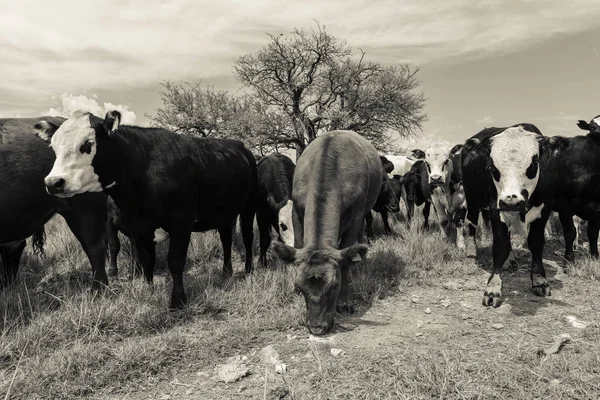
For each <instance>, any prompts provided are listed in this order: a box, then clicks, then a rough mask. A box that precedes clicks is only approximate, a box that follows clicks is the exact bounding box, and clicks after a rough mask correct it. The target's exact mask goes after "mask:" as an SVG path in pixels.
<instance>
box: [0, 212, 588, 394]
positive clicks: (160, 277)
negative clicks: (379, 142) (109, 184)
mask: <svg viewBox="0 0 600 400" xmlns="http://www.w3.org/2000/svg"><path fill="white" fill-rule="evenodd" d="M376 222H378V218H376ZM419 222H420V221H417V223H419ZM434 226H435V225H434ZM394 229H395V230H396V232H397V233H400V234H401V235H402V236H403V237H404V239H402V238H399V237H398V236H395V237H383V236H378V237H376V238H375V239H374V240H373V241H372V243H371V250H370V254H369V256H368V259H367V260H366V261H365V262H363V263H361V264H359V266H358V267H357V268H355V270H354V271H353V275H352V285H353V290H354V293H355V299H356V302H357V306H358V307H357V309H358V311H357V314H356V315H354V316H351V317H342V316H340V317H338V318H337V321H338V322H339V324H340V325H339V328H338V330H337V332H338V333H336V334H335V335H333V336H335V337H336V338H337V339H336V340H337V342H335V343H337V344H336V345H337V346H341V347H343V346H346V351H347V354H345V355H344V356H340V357H336V358H334V357H332V356H331V355H330V354H329V348H330V347H331V346H332V343H334V342H331V343H330V342H324V343H321V342H312V341H310V340H306V339H307V338H308V336H307V335H306V333H305V332H304V331H303V328H302V320H303V317H304V300H303V299H302V297H301V296H300V295H298V294H296V293H295V292H294V285H293V282H294V269H293V267H288V268H286V267H285V266H282V265H281V264H280V263H279V262H278V260H276V259H275V258H274V257H273V255H272V254H271V255H270V259H269V260H270V261H271V265H272V267H270V268H268V269H261V268H258V269H257V271H256V273H255V274H254V275H253V276H251V277H245V276H244V275H243V274H242V272H241V271H242V269H243V263H242V256H241V254H242V249H243V247H242V246H241V244H240V242H239V239H238V240H236V243H235V249H236V250H237V251H236V252H234V269H237V271H238V274H236V276H234V278H232V279H228V280H225V279H223V278H222V277H221V275H220V270H221V265H222V264H221V263H222V260H221V257H222V251H221V248H220V242H219V240H218V236H217V235H216V233H212V232H210V233H205V234H195V235H193V240H192V244H191V246H190V250H189V252H188V264H187V267H186V277H185V281H184V282H185V286H186V291H187V294H188V300H189V302H190V304H189V307H188V308H187V309H186V310H185V311H182V312H178V313H170V312H168V311H167V304H168V294H169V292H170V277H169V276H168V273H167V272H166V271H165V268H164V264H165V261H166V260H165V258H166V257H165V249H166V247H165V245H166V243H165V244H163V245H160V246H159V248H158V257H157V276H156V278H155V284H154V287H153V288H150V287H148V286H147V285H146V284H145V283H144V282H143V281H142V280H141V279H139V280H135V281H129V280H127V279H126V277H127V276H128V272H129V262H128V259H129V257H128V251H127V248H126V246H125V244H126V243H127V240H125V239H123V240H122V243H123V244H124V246H123V250H122V252H121V258H120V265H119V266H120V274H121V276H122V277H123V278H121V279H119V280H116V281H115V280H112V281H111V283H110V288H109V290H108V292H107V293H106V294H104V295H101V296H97V295H93V294H91V293H89V291H88V288H89V287H90V284H91V282H90V276H91V273H90V270H89V265H88V263H87V259H86V257H85V256H84V254H83V252H82V251H81V249H80V247H79V245H78V244H77V243H76V242H75V240H74V238H73V236H72V234H71V233H70V232H69V231H68V230H67V229H66V226H65V224H64V223H63V221H62V220H61V219H59V218H57V219H53V220H52V221H51V222H50V223H49V225H48V227H47V232H48V241H47V244H46V256H45V257H44V258H40V259H38V258H37V257H35V256H33V255H32V253H31V252H30V251H29V249H27V251H26V254H25V256H24V258H23V262H22V265H21V270H20V272H19V279H18V281H17V282H16V284H15V285H14V286H13V287H11V288H9V289H7V290H5V291H4V292H2V293H0V312H1V315H2V319H1V323H0V394H6V397H7V398H15V399H38V398H44V399H45V398H52V399H62V398H65V399H66V398H69V399H72V398H107V397H111V396H113V397H114V398H122V397H124V396H126V395H127V396H128V397H127V398H128V399H132V398H136V399H137V398H160V397H154V396H158V395H159V393H161V390H162V392H164V393H166V392H169V391H170V392H169V393H172V396H173V397H172V398H186V393H187V395H189V396H191V397H190V398H240V397H244V396H246V397H249V398H262V396H263V390H264V388H265V380H264V366H260V361H259V360H258V359H257V356H256V353H255V352H256V350H258V349H260V348H261V347H263V346H265V345H266V344H269V343H271V344H275V345H276V346H277V349H278V351H279V352H280V353H281V356H282V358H283V359H285V360H286V362H287V363H288V365H289V371H290V372H289V373H288V374H287V375H286V376H285V378H284V379H282V378H281V377H275V376H273V377H271V378H269V379H267V381H266V383H267V388H268V391H267V393H268V397H270V398H277V397H278V396H282V395H286V396H288V397H289V398H296V399H317V398H373V399H383V398H407V399H431V398H443V399H454V398H456V399H463V398H470V399H471V398H472V399H475V398H497V399H513V398H514V399H517V398H520V399H524V398H527V399H530V398H531V399H532V398H538V397H544V398H582V399H583V398H586V399H589V398H595V397H594V396H598V393H599V392H598V390H599V389H598V387H599V386H598V376H599V375H598V374H599V373H600V356H599V347H600V346H599V344H598V343H599V340H600V333H599V327H598V326H599V325H598V324H597V323H596V324H594V323H593V321H598V309H597V308H594V307H596V306H595V305H594V302H593V300H592V299H595V298H597V297H598V295H599V294H600V288H599V287H598V284H597V280H598V279H599V276H600V273H599V272H600V267H599V265H598V264H599V263H598V262H597V261H593V260H591V259H589V258H586V257H583V256H581V255H578V261H577V262H576V263H575V264H574V265H573V266H572V268H570V269H569V276H568V277H567V280H568V281H565V282H562V283H560V282H555V283H553V289H554V288H556V289H555V293H558V294H557V296H558V297H557V300H546V299H544V300H541V299H537V298H534V297H533V296H532V295H529V294H528V293H527V289H528V286H527V285H528V284H527V279H528V274H527V273H526V272H523V271H521V272H520V273H513V274H508V275H507V278H506V283H505V293H506V294H507V296H508V297H510V301H511V304H512V307H513V309H512V311H509V312H505V311H504V312H500V311H498V312H496V311H492V310H487V309H485V308H483V307H481V306H479V305H478V304H477V302H478V301H480V296H481V292H480V291H479V286H483V285H484V284H485V278H486V277H487V272H486V271H484V270H482V269H481V268H480V267H478V266H477V265H476V263H475V262H473V260H468V259H467V258H466V257H465V256H464V255H463V254H461V253H459V252H457V251H456V250H455V249H454V248H453V246H451V245H450V244H448V243H444V242H443V240H442V239H441V237H440V234H439V232H437V230H435V229H433V230H431V231H430V232H426V233H424V232H421V231H420V230H416V229H415V230H413V231H411V232H409V231H407V230H406V228H405V227H404V225H403V224H400V223H396V224H395V225H394ZM375 232H381V226H380V224H377V223H376V225H375ZM255 242H257V240H255ZM481 243H482V246H483V247H486V246H489V240H486V238H485V237H484V238H483V240H482V241H481ZM255 244H256V243H255ZM554 245H555V246H558V247H556V248H557V249H561V248H560V244H554ZM257 250H258V247H257V246H255V254H257ZM489 254H490V251H489V248H484V249H483V250H482V251H481V252H480V259H481V260H486V258H489V257H490V255H489ZM484 264H486V265H487V263H484ZM448 281H454V282H459V285H458V286H459V287H458V288H454V287H453V288H452V289H448V285H447V282H448ZM513 291H517V292H522V293H520V294H511V293H512V292H513ZM415 294H416V295H418V296H420V297H421V298H422V299H423V300H422V301H423V304H413V303H412V302H411V301H410V297H409V296H412V295H415ZM555 297H556V296H555ZM440 298H448V299H450V301H451V302H452V304H454V305H453V306H451V307H448V308H444V307H442V306H440V305H439V300H440ZM586 300H588V301H587V302H586ZM590 300H591V301H590ZM552 301H554V303H553V302H552ZM463 302H467V303H469V304H473V306H472V308H464V307H463V308H461V307H459V306H458V305H457V304H459V303H460V304H462V303H463ZM425 305H427V306H429V307H431V308H432V309H433V310H434V312H433V314H432V315H436V314H437V315H438V317H437V318H438V319H440V318H441V320H442V322H443V323H441V322H439V321H438V322H435V321H434V322H431V323H430V325H426V326H425V328H427V327H429V328H427V329H429V330H425V331H424V332H425V334H424V335H422V336H415V328H414V325H415V323H416V321H417V320H420V319H422V318H424V317H423V312H422V309H421V308H419V307H421V306H423V307H424V306H425ZM465 307H466V306H465ZM438 309H439V310H438ZM498 310H504V307H502V308H500V309H498ZM565 313H574V314H577V315H578V316H580V317H581V318H583V319H586V318H587V319H588V321H589V322H592V323H591V325H589V326H588V328H586V329H585V330H583V331H577V332H572V335H573V336H575V335H576V334H577V336H576V340H575V342H574V344H571V345H569V347H567V348H566V349H565V350H563V351H562V352H561V353H560V354H558V355H556V356H552V357H545V356H544V357H541V356H539V355H538V354H537V349H539V347H540V346H545V345H547V344H548V343H550V342H551V341H552V335H554V334H556V333H557V331H556V329H557V326H558V325H556V324H557V323H559V322H560V321H562V319H561V318H562V317H563V316H564V315H563V314H565ZM465 314H466V315H467V317H465ZM425 317H427V318H429V317H430V316H428V315H425ZM497 320H499V321H501V322H502V323H503V324H504V325H505V328H504V329H503V330H494V329H492V328H490V326H489V324H490V323H492V322H494V321H497ZM557 321H558V322H557ZM548 322H552V323H548ZM560 323H562V322H560ZM436 324H438V325H436ZM348 327H349V328H348ZM436 327H437V328H436ZM425 328H423V329H425ZM570 332H571V331H570ZM578 332H579V333H578ZM380 342H381V343H380ZM307 352H309V353H311V357H308V358H307V357H305V355H306V353H307ZM234 355H249V356H250V361H249V363H250V364H251V365H252V369H253V375H252V376H251V377H250V378H246V379H245V380H243V381H242V382H238V383H236V384H234V385H224V384H217V383H215V382H214V381H212V380H211V378H206V377H205V378H202V380H203V381H204V383H206V382H208V381H210V382H212V384H211V385H212V386H210V385H209V386H210V387H208V386H202V385H200V383H198V382H197V381H198V380H199V379H201V378H199V377H198V375H196V372H198V371H204V372H206V373H207V374H208V375H210V374H211V373H212V372H211V371H212V370H213V368H214V366H215V365H216V364H218V363H221V362H224V360H226V359H227V358H228V357H230V356H234ZM202 376H204V375H202ZM175 379H177V380H179V381H182V380H186V379H187V381H188V384H187V386H185V385H184V384H183V383H182V384H180V386H181V385H184V386H181V387H185V388H188V389H187V392H186V391H185V390H184V391H183V392H181V390H179V389H177V387H176V385H175V386H174V384H173V383H172V382H173V381H174V380H175ZM552 379H559V380H560V384H558V385H556V386H552V387H550V386H549V382H550V381H551V380H552ZM192 381H193V382H192ZM169 382H171V383H169ZM189 382H192V383H189ZM194 382H195V383H194ZM244 382H245V383H244ZM167 383H169V384H167ZM178 387H179V386H178ZM136 393H137V395H136ZM164 398H167V397H164Z"/></svg>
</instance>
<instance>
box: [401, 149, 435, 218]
mask: <svg viewBox="0 0 600 400" xmlns="http://www.w3.org/2000/svg"><path fill="white" fill-rule="evenodd" d="M399 180H400V182H401V183H402V185H403V188H404V190H405V191H406V200H407V203H406V205H407V207H406V209H407V212H406V221H407V224H408V226H410V225H411V223H412V218H413V216H414V213H415V206H421V205H422V204H425V206H424V207H423V217H424V219H425V222H424V225H423V227H424V228H425V229H429V213H430V211H431V189H430V186H429V175H428V173H427V167H426V166H425V161H424V160H419V161H417V162H416V163H414V165H413V166H412V167H411V169H410V171H408V172H407V173H406V174H405V175H404V176H402V177H399Z"/></svg>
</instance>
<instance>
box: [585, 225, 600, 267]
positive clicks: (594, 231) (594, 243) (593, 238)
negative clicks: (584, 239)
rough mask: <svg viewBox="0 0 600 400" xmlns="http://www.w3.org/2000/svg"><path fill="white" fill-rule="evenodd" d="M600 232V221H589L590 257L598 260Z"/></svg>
mask: <svg viewBox="0 0 600 400" xmlns="http://www.w3.org/2000/svg"><path fill="white" fill-rule="evenodd" d="M599 231H600V220H597V219H594V220H589V221H588V227H587V236H588V241H589V242H590V255H591V256H592V257H594V258H598V233H599Z"/></svg>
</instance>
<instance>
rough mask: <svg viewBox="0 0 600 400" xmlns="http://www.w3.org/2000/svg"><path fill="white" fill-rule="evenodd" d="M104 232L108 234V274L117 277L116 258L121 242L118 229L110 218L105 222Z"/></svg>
mask: <svg viewBox="0 0 600 400" xmlns="http://www.w3.org/2000/svg"><path fill="white" fill-rule="evenodd" d="M106 233H107V235H108V249H109V253H110V267H109V268H108V276H110V277H117V276H118V275H119V270H118V267H117V258H118V257H119V252H120V251H121V242H120V241H119V230H118V229H117V227H116V226H115V225H114V224H113V223H112V221H111V220H110V218H109V219H108V221H107V223H106Z"/></svg>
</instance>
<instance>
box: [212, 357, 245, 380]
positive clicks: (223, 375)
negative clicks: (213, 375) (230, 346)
mask: <svg viewBox="0 0 600 400" xmlns="http://www.w3.org/2000/svg"><path fill="white" fill-rule="evenodd" d="M249 374H250V369H249V368H248V366H247V365H246V364H243V363H241V362H239V361H238V362H235V361H233V362H230V363H227V364H222V365H220V366H218V367H217V380H218V381H219V382H225V383H233V382H237V381H239V380H240V379H242V378H243V377H245V376H247V375H249Z"/></svg>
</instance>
